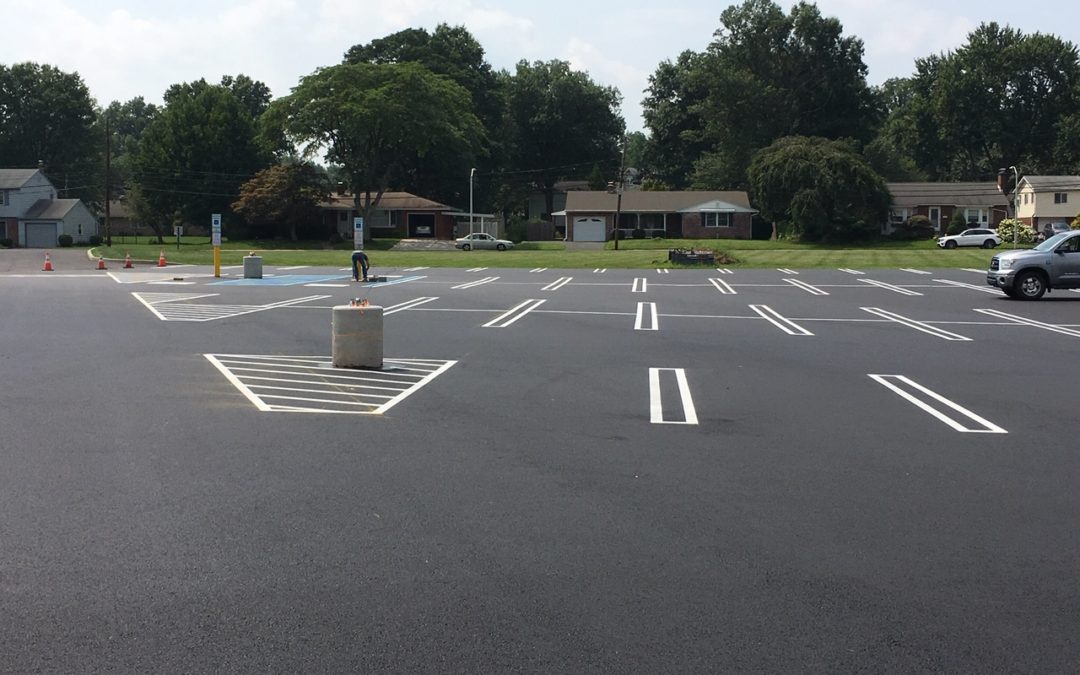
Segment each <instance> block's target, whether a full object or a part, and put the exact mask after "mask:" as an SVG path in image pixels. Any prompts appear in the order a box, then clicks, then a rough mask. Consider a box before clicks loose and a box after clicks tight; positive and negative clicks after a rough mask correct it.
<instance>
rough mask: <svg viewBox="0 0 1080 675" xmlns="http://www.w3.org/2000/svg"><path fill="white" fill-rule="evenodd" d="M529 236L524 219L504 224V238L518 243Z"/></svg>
mask: <svg viewBox="0 0 1080 675" xmlns="http://www.w3.org/2000/svg"><path fill="white" fill-rule="evenodd" d="M528 237H529V226H528V225H526V224H525V221H522V220H519V221H515V222H513V223H510V224H509V225H507V226H506V238H507V239H509V240H510V241H512V242H514V243H515V244H520V243H521V242H523V241H525V240H526V239H528Z"/></svg>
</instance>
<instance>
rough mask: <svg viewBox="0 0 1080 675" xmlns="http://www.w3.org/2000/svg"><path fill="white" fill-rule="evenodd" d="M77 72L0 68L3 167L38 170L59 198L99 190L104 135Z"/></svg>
mask: <svg viewBox="0 0 1080 675" xmlns="http://www.w3.org/2000/svg"><path fill="white" fill-rule="evenodd" d="M95 119H96V113H95V110H94V101H93V99H92V98H91V97H90V91H89V89H87V87H86V85H85V84H84V83H83V81H82V78H81V77H80V76H79V74H78V73H65V72H63V71H61V70H60V69H58V68H55V67H53V66H50V65H42V64H38V63H17V64H15V65H12V66H5V65H2V64H0V157H2V158H3V164H4V166H6V167H25V168H32V167H37V166H39V164H40V165H41V166H43V167H44V169H45V173H46V175H48V176H49V178H50V179H51V180H52V181H53V184H54V185H55V186H56V187H57V188H58V189H59V190H60V191H61V194H62V196H65V197H68V196H71V197H83V198H93V197H94V196H96V195H97V194H98V193H99V192H100V185H101V183H102V181H101V175H102V174H101V165H100V164H99V162H98V158H100V157H101V148H102V146H104V136H101V137H98V136H95V134H94V133H93V125H94V120H95Z"/></svg>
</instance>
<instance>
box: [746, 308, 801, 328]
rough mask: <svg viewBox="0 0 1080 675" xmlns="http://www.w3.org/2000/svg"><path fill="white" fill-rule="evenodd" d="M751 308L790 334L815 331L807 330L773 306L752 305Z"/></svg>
mask: <svg viewBox="0 0 1080 675" xmlns="http://www.w3.org/2000/svg"><path fill="white" fill-rule="evenodd" d="M750 309H752V310H754V311H755V312H757V313H758V315H760V316H761V318H763V319H765V320H766V321H768V322H769V323H771V324H772V325H774V326H776V327H777V328H779V329H780V330H782V331H784V332H785V333H787V334H788V335H813V333H811V332H810V331H808V330H806V329H805V328H803V327H802V326H800V325H799V324H797V323H795V322H794V321H792V320H791V319H788V318H787V317H784V316H780V313H779V312H777V311H776V310H775V309H773V308H772V307H769V306H768V305H750Z"/></svg>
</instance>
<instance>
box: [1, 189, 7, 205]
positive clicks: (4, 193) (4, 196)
mask: <svg viewBox="0 0 1080 675" xmlns="http://www.w3.org/2000/svg"><path fill="white" fill-rule="evenodd" d="M7 205H8V196H7V190H0V206H7Z"/></svg>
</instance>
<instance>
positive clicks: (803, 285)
mask: <svg viewBox="0 0 1080 675" xmlns="http://www.w3.org/2000/svg"><path fill="white" fill-rule="evenodd" d="M784 281H786V282H788V283H789V284H791V285H792V286H795V287H796V288H801V289H803V290H804V291H806V292H807V293H809V294H810V295H828V294H829V292H828V291H823V290H821V289H820V288H818V287H817V286H811V285H810V284H808V283H806V282H805V281H799V280H798V279H784Z"/></svg>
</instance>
